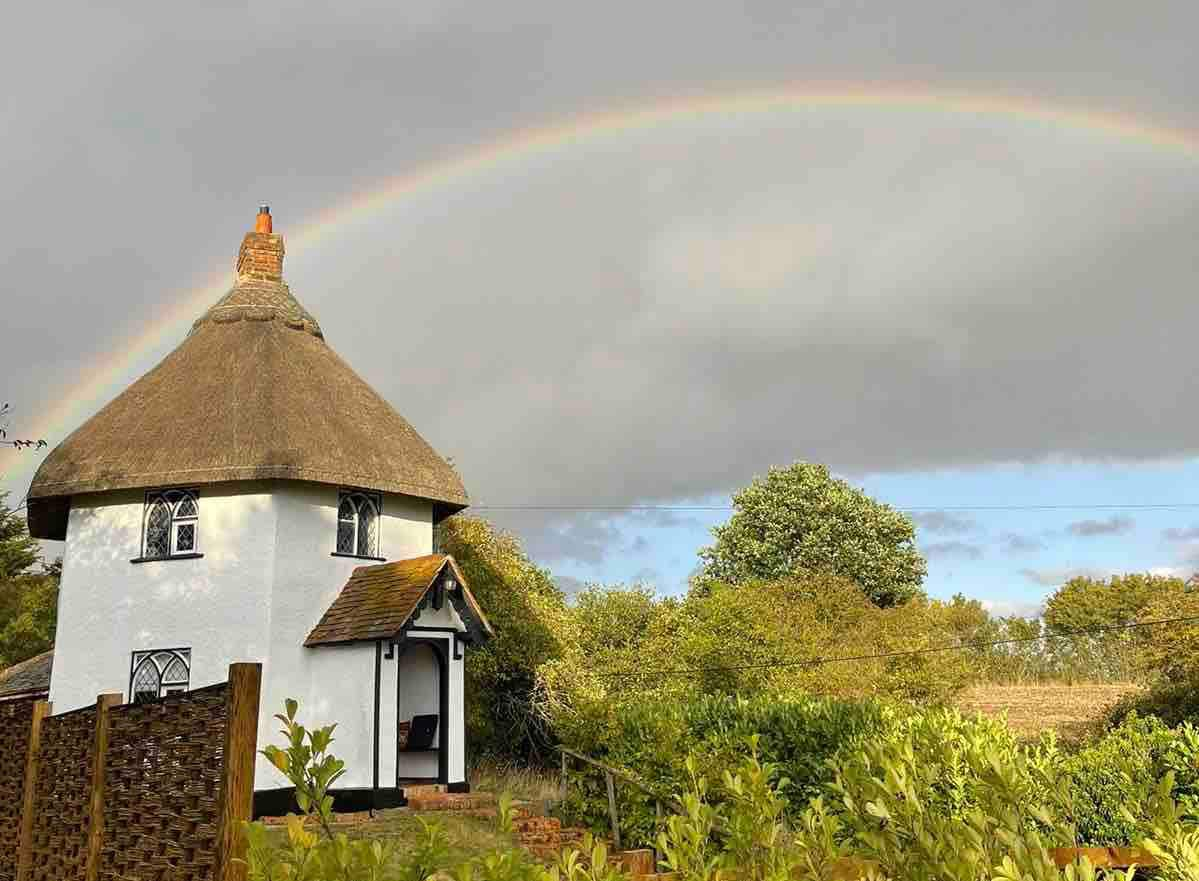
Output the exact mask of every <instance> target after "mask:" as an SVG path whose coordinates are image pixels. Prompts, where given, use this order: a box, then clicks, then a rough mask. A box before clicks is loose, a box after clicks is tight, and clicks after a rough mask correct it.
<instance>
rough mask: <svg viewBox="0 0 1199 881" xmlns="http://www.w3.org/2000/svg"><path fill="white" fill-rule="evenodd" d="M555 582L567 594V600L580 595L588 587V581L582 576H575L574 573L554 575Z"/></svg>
mask: <svg viewBox="0 0 1199 881" xmlns="http://www.w3.org/2000/svg"><path fill="white" fill-rule="evenodd" d="M553 580H554V584H556V585H557V586H558V589H559V590H561V591H562V593H564V594H566V598H567V600H571V599H573V598H574V597H576V596H578V594H579V592H580V591H582V590H583V589H584V588H585V587H587V582H585V581H584V580H583V579H581V578H575V577H574V576H572V575H555V576H553Z"/></svg>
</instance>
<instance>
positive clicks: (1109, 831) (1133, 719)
mask: <svg viewBox="0 0 1199 881" xmlns="http://www.w3.org/2000/svg"><path fill="white" fill-rule="evenodd" d="M1063 769H1064V770H1065V772H1066V773H1067V774H1069V775H1070V778H1071V781H1072V786H1071V789H1072V793H1073V799H1074V801H1073V807H1072V812H1073V814H1074V822H1075V825H1076V827H1077V830H1078V838H1079V841H1080V843H1083V844H1108V845H1123V844H1130V843H1132V842H1133V841H1135V839H1136V837H1137V836H1138V835H1139V834H1140V833H1141V831H1142V830H1143V829H1144V827H1145V823H1146V821H1147V819H1148V818H1147V816H1146V815H1145V812H1144V811H1145V810H1148V808H1147V807H1146V808H1145V809H1144V810H1142V812H1141V813H1139V814H1134V815H1132V816H1130V815H1129V808H1130V806H1137V805H1148V804H1149V801H1150V795H1151V793H1152V792H1153V790H1154V788H1155V787H1156V785H1157V783H1158V781H1160V780H1162V779H1163V778H1164V777H1165V776H1166V775H1167V774H1172V775H1173V776H1172V779H1173V780H1174V781H1175V788H1174V791H1173V792H1172V793H1171V795H1172V796H1174V797H1176V798H1178V799H1180V801H1181V802H1182V804H1183V806H1184V807H1185V808H1188V809H1190V808H1194V807H1199V801H1197V800H1196V796H1197V795H1199V731H1196V729H1195V728H1193V727H1192V726H1190V725H1183V726H1181V727H1179V728H1178V729H1171V728H1168V727H1166V725H1165V724H1164V723H1163V722H1161V721H1160V720H1158V719H1156V718H1154V717H1152V716H1149V717H1141V716H1138V715H1137V714H1136V713H1132V714H1130V715H1128V716H1127V717H1125V719H1124V720H1123V721H1122V722H1121V723H1120V724H1119V725H1118V726H1116V727H1115V728H1112V729H1111V730H1109V731H1107V732H1106V733H1105V734H1104V735H1103V736H1101V737H1100V738H1098V739H1097V740H1095V741H1093V742H1091V743H1090V744H1088V745H1086V746H1084V747H1083V748H1082V749H1080V750H1078V751H1077V752H1076V753H1074V754H1073V755H1071V756H1068V757H1066V758H1065V759H1064V760H1063Z"/></svg>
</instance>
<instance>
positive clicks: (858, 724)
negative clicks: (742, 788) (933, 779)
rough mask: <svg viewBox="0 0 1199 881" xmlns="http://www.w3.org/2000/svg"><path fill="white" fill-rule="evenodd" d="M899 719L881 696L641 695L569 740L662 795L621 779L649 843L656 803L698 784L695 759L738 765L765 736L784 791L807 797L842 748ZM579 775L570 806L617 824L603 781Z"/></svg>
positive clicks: (765, 753) (627, 808) (585, 819)
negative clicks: (852, 698) (879, 699)
mask: <svg viewBox="0 0 1199 881" xmlns="http://www.w3.org/2000/svg"><path fill="white" fill-rule="evenodd" d="M895 719H896V714H895V711H893V710H890V709H888V708H886V707H884V706H883V705H881V704H878V703H876V702H873V701H845V700H837V699H832V698H814V697H805V696H795V697H792V698H788V699H779V698H772V697H768V696H761V697H757V698H752V699H744V698H736V697H732V696H728V695H708V696H697V697H694V698H692V699H689V700H688V699H683V698H679V699H673V700H670V701H662V700H660V699H658V698H655V697H652V696H641V697H638V698H636V699H630V700H628V701H625V702H623V703H621V704H620V705H618V706H617V707H615V708H614V709H613V711H612V712H611V713H610V714H609V715H607V716H606V717H604V718H603V719H602V720H599V719H593V720H592V721H591V722H590V723H587V724H584V725H583V726H582V727H581V728H580V729H579V730H577V731H572V732H571V733H572V734H574V735H575V737H574V738H573V739H571V740H570V741H568V742H570V743H571V744H572V745H573V746H575V747H576V749H578V750H579V751H580V752H583V753H584V754H586V755H591V756H593V757H596V758H598V759H600V760H601V761H604V762H606V763H608V764H610V765H613V766H615V767H617V768H626V769H629V770H630V774H631V775H632V776H634V777H635V778H637V779H639V780H640V781H641V782H642V783H643V784H644V786H645V787H646V788H647V789H648V790H649V791H650V793H652V794H650V793H647V792H645V791H644V790H643V789H641V788H638V787H635V786H632V785H629V784H625V783H621V782H618V783H617V788H616V790H617V791H616V794H617V803H618V806H619V813H620V817H621V830H622V834H625V835H626V836H627V837H628V838H629V839H630V840H634V841H640V842H643V843H647V842H650V841H652V840H653V837H654V835H655V828H656V825H655V824H656V819H655V813H656V811H655V804H654V802H655V800H658V801H661V802H663V803H666V802H667V801H669V799H671V798H672V797H673V795H674V793H676V792H681V791H684V790H686V789H687V788H688V783H689V781H690V780H691V779H692V777H693V776H694V768H692V767H689V766H688V761H690V762H692V763H694V764H695V765H696V766H697V767H702V768H720V767H735V766H737V765H739V764H740V763H741V761H742V760H743V759H744V758H745V756H746V754H747V744H748V743H749V742H750V738H751V737H755V738H756V740H755V741H754V743H755V745H756V746H755V748H756V749H757V750H758V752H759V754H760V755H761V757H762V758H763V760H764V761H765V762H767V763H769V764H770V765H771V766H772V767H775V768H777V769H779V773H780V775H781V776H782V778H783V779H782V780H781V781H780V783H779V787H780V789H781V791H782V793H783V794H784V795H785V796H786V798H787V799H788V801H790V802H791V803H792V804H797V805H802V804H804V803H806V802H807V800H808V799H809V798H811V797H813V796H815V795H817V794H819V793H820V792H821V791H822V787H823V785H824V784H825V782H826V781H827V779H828V766H827V762H828V760H829V759H830V758H831V757H832V756H834V755H835V754H837V753H838V752H839V751H840V750H842V749H847V748H850V747H851V746H852V745H853V744H856V743H858V742H861V741H862V740H863V739H865V738H867V737H871V736H878V734H879V733H880V732H882V731H884V730H886V729H887V728H888V727H889V726H891V725H893V724H895ZM572 774H573V776H572V779H571V781H570V786H569V787H568V789H567V796H566V803H565V804H564V806H563V810H564V812H565V813H566V814H567V815H568V816H569V817H570V818H571V819H572V820H576V821H578V822H582V823H584V824H586V825H589V826H590V827H591V828H593V829H594V830H595V831H601V830H605V829H607V827H608V818H607V794H606V789H605V788H604V785H603V781H602V779H601V778H599V777H598V776H597V775H596V774H595V773H594V772H593V771H588V770H587V769H585V768H578V769H575V770H574V771H573V772H572ZM655 796H656V798H655Z"/></svg>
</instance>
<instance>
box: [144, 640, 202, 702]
mask: <svg viewBox="0 0 1199 881" xmlns="http://www.w3.org/2000/svg"><path fill="white" fill-rule="evenodd" d="M191 660H192V653H191V649H151V650H150V651H147V652H134V653H133V671H132V673H131V674H130V676H129V699H130V701H131V702H132V703H135V704H144V703H146V702H147V701H153V700H158V699H159V698H160V697H165V696H166V695H168V694H178V693H179V692H181V691H187V688H188V685H189V684H190V682H191Z"/></svg>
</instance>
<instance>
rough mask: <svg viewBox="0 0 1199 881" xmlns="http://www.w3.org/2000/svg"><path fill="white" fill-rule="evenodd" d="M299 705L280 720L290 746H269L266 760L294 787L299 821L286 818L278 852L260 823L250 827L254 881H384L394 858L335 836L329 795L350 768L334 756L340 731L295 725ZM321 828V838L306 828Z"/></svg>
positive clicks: (373, 844) (384, 848)
mask: <svg viewBox="0 0 1199 881" xmlns="http://www.w3.org/2000/svg"><path fill="white" fill-rule="evenodd" d="M298 711H299V704H297V703H296V701H294V700H290V699H289V700H287V701H285V703H284V712H283V713H281V714H277V715H276V716H275V718H276V719H278V720H279V721H280V722H282V723H283V730H282V731H281V732H280V733H281V734H282V735H283V737H284V738H285V744H286V745H285V746H284V747H278V746H275V745H274V744H269V745H268V746H267V747H266V748H265V749H263V750H261V752H262V755H264V756H266V758H267V760H268V761H270V763H271V764H272V765H274V766H275V767H276V768H278V769H279V770H280V771H282V772H283V774H284V775H285V776H286V777H287V779H288V780H289V781H290V782H291V784H292V785H293V786H294V787H295V793H296V805H297V807H299V809H300V812H301V813H300V815H295V814H291V815H288V817H287V842H286V845H285V846H284V847H277V846H275V843H274V841H273V840H272V837H271V835H270V832H269V830H268V829H267V828H266V827H265V826H264V825H263V824H261V823H246V824H245V833H246V837H247V840H248V856H249V859H248V875H249V879H250V881H277V879H289V881H290V879H296V881H381V879H382V878H383V877H384V872H385V871H386V869H387V867H388V864H389V863H390V862H391V861H392V857H393V852H392V848H391V846H390V845H388V844H385V843H383V842H380V841H370V840H357V841H351V840H350V839H349V838H348V837H347V836H346V835H345V834H344V833H334V832H333V828H332V823H333V796H332V795H330V792H329V791H330V789H332V788H333V784H335V783H336V782H337V781H338V779H339V778H340V777H341V776H342V775H343V774H344V773H345V763H344V762H343V761H341V759H338V758H336V757H335V756H334V755H333V754H332V753H330V752H329V747H330V746H331V745H332V743H333V730H334V729H335V728H336V727H337V726H336V725H327V726H325V727H324V728H319V729H316V730H314V731H309V730H308V729H306V728H305V727H304V726H303V725H301V724H300V723H299V722H297V721H296V713H297V712H298ZM314 823H315V824H316V825H318V826H319V828H320V830H321V834H317V833H316V832H313V831H311V830H310V829H309V828H307V827H308V826H310V825H313V824H314Z"/></svg>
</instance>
